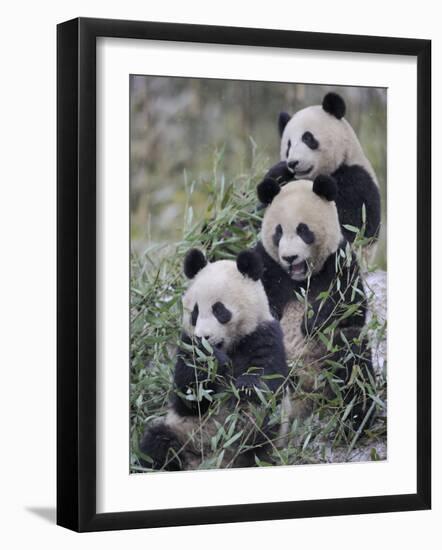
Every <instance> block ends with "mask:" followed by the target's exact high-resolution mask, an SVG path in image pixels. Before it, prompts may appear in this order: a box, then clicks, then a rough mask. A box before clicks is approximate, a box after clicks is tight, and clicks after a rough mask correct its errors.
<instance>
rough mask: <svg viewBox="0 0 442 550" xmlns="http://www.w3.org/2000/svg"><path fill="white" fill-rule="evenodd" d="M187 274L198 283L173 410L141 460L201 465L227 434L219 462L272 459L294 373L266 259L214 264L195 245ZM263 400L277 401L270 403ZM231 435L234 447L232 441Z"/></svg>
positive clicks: (188, 304)
mask: <svg viewBox="0 0 442 550" xmlns="http://www.w3.org/2000/svg"><path fill="white" fill-rule="evenodd" d="M184 273H185V275H186V276H187V277H188V278H189V279H190V281H191V282H190V285H189V287H188V289H187V291H186V293H185V294H184V296H183V310H184V312H183V335H182V339H181V340H182V345H181V346H180V348H179V349H178V353H177V361H176V364H175V371H174V382H173V390H174V391H173V392H172V398H171V402H170V407H169V411H168V414H167V415H166V417H165V418H160V419H156V420H154V422H152V423H150V425H149V426H148V428H147V430H146V433H145V435H144V437H143V439H142V441H141V443H140V450H141V451H142V453H143V454H144V455H147V456H148V457H149V460H142V461H141V463H142V465H143V466H146V467H148V468H153V469H158V470H187V469H195V468H198V467H199V466H200V465H201V463H202V461H203V460H204V458H207V456H210V453H211V450H212V451H213V449H211V446H212V443H213V440H214V439H213V438H215V439H216V437H217V436H218V435H219V434H220V433H221V434H222V435H224V436H225V437H227V440H226V441H225V446H226V449H225V451H224V452H223V456H222V461H221V463H220V464H217V467H219V466H223V467H230V466H235V467H240V466H250V465H253V464H255V456H258V457H262V458H263V457H265V459H267V455H266V452H267V451H266V448H267V447H268V444H269V443H270V442H271V439H272V438H273V437H277V435H278V431H279V426H278V421H277V419H278V415H279V414H280V410H279V404H280V403H281V401H282V398H283V393H284V391H283V390H284V385H285V382H286V380H287V376H288V369H287V363H286V356H285V351H284V344H283V336H282V331H281V327H280V325H279V322H278V321H277V320H276V319H274V317H273V316H272V314H271V312H270V307H269V304H268V300H267V296H266V293H265V291H264V288H263V285H262V281H261V278H262V274H263V265H262V261H261V258H260V256H259V255H258V254H256V253H255V252H253V251H250V250H245V251H243V252H241V253H240V254H239V255H238V257H237V259H236V262H235V261H232V260H219V261H216V262H212V263H208V262H207V260H206V258H205V256H204V255H203V253H202V252H201V251H200V250H198V249H192V250H190V251H189V252H188V253H187V255H186V257H185V261H184ZM263 399H264V400H266V399H268V401H269V403H270V402H271V406H270V407H263V404H262V400H263ZM272 408H273V410H271V409H272ZM269 411H270V412H272V413H274V416H273V425H270V424H272V422H271V420H272V419H269V418H268V413H269ZM229 418H230V420H229ZM226 423H227V424H228V425H227V426H226ZM224 428H225V430H224ZM224 432H226V433H224ZM238 434H239V435H238ZM231 438H235V444H234V445H230V444H227V442H228V440H231ZM240 444H241V449H240V450H238V449H239V447H240Z"/></svg>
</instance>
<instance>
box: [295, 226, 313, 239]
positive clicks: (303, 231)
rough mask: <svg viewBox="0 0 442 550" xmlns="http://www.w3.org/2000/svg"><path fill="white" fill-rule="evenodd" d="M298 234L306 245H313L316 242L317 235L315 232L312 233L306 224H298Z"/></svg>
mask: <svg viewBox="0 0 442 550" xmlns="http://www.w3.org/2000/svg"><path fill="white" fill-rule="evenodd" d="M296 233H297V234H298V235H299V236H300V237H301V239H302V240H303V241H304V242H305V244H313V243H314V242H315V234H314V233H313V231H310V228H309V226H308V225H307V224H306V223H300V224H298V227H297V228H296Z"/></svg>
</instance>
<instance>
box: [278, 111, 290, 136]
mask: <svg viewBox="0 0 442 550" xmlns="http://www.w3.org/2000/svg"><path fill="white" fill-rule="evenodd" d="M291 118H292V117H291V116H290V115H289V114H288V113H286V112H284V111H283V112H282V113H279V117H278V130H279V135H280V136H282V133H283V132H284V128H285V127H286V126H287V122H288V121H289V120H290V119H291Z"/></svg>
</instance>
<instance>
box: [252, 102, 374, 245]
mask: <svg viewBox="0 0 442 550" xmlns="http://www.w3.org/2000/svg"><path fill="white" fill-rule="evenodd" d="M345 109H346V107H345V103H344V100H343V99H342V98H341V97H340V96H339V95H338V94H335V93H333V92H331V93H328V94H326V96H325V97H324V99H323V102H322V105H312V106H310V107H306V108H304V109H302V110H300V111H298V112H297V113H295V114H294V115H293V116H290V115H289V114H288V113H285V112H282V113H280V115H279V121H278V126H279V132H280V135H281V149H280V162H279V163H278V164H276V165H275V166H273V167H272V168H271V169H270V170H269V172H268V173H267V174H266V176H265V178H264V181H263V182H262V183H265V181H266V180H269V179H270V180H273V181H276V182H277V183H279V184H280V185H284V184H285V183H286V182H288V181H292V180H301V179H308V180H312V181H313V180H314V179H315V177H316V176H319V175H324V176H332V177H333V178H334V179H335V180H336V183H337V195H336V206H337V209H338V215H339V221H340V223H341V226H342V232H343V234H344V236H345V237H346V239H347V240H348V241H350V242H353V240H354V238H355V233H354V232H353V231H351V230H348V229H347V228H345V227H344V226H345V225H351V226H353V227H356V228H358V229H360V228H361V227H362V226H363V224H364V219H363V214H362V207H363V205H364V204H365V210H366V213H365V237H367V238H370V239H373V240H375V239H376V238H377V236H378V233H379V228H380V222H381V201H380V194H379V189H378V182H377V179H376V174H375V172H374V170H373V168H372V166H371V164H370V161H369V160H368V159H367V157H366V156H365V154H364V151H363V150H362V147H361V144H360V142H359V140H358V138H357V136H356V133H355V132H354V130H353V128H352V127H351V126H350V124H349V123H348V122H347V120H346V119H345V118H344V114H345Z"/></svg>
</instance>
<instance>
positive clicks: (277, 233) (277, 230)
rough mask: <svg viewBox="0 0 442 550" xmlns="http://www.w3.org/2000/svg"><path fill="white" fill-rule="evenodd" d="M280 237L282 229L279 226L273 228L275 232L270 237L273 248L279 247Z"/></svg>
mask: <svg viewBox="0 0 442 550" xmlns="http://www.w3.org/2000/svg"><path fill="white" fill-rule="evenodd" d="M281 237H282V227H281V225H280V224H278V225H277V226H276V228H275V232H274V233H273V237H272V240H273V244H274V245H275V246H278V245H279V241H280V240H281Z"/></svg>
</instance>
